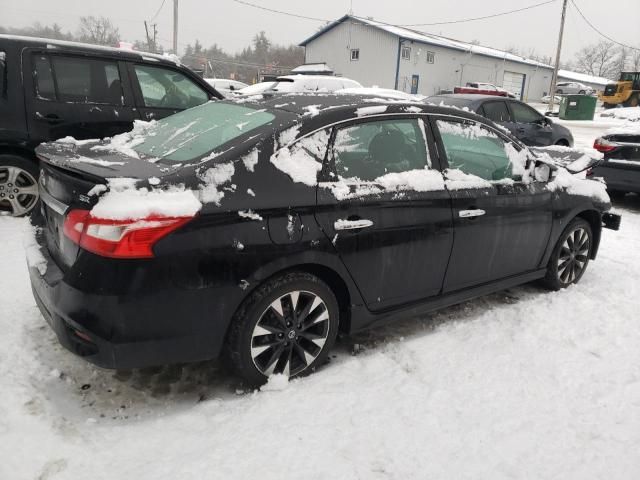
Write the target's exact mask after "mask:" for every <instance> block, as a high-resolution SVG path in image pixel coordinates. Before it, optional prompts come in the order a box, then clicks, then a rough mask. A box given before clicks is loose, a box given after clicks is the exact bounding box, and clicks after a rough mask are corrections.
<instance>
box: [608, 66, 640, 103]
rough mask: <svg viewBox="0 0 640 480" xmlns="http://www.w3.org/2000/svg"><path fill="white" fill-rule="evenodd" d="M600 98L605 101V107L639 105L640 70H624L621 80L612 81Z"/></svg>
mask: <svg viewBox="0 0 640 480" xmlns="http://www.w3.org/2000/svg"><path fill="white" fill-rule="evenodd" d="M598 98H599V99H600V100H601V101H602V102H603V103H604V108H613V107H617V106H618V105H622V106H623V107H637V106H639V105H640V72H622V73H621V74H620V80H618V81H617V82H616V83H610V84H609V85H607V86H606V87H605V88H604V91H603V92H600V93H598Z"/></svg>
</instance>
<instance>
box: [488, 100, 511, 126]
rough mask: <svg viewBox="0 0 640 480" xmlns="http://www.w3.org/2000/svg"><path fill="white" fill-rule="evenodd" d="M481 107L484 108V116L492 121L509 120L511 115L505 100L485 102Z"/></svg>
mask: <svg viewBox="0 0 640 480" xmlns="http://www.w3.org/2000/svg"><path fill="white" fill-rule="evenodd" d="M482 108H483V109H484V116H485V117H487V118H488V119H489V120H491V121H493V122H497V123H501V122H510V121H511V115H510V114H509V109H508V108H507V104H506V103H505V102H487V103H485V104H484V105H483V106H482Z"/></svg>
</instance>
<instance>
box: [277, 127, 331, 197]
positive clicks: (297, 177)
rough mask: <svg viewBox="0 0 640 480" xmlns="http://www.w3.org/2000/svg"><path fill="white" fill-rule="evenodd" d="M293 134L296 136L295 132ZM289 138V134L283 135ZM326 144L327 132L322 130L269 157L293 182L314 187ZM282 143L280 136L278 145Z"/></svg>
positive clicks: (327, 140) (327, 139)
mask: <svg viewBox="0 0 640 480" xmlns="http://www.w3.org/2000/svg"><path fill="white" fill-rule="evenodd" d="M289 130H291V129H289ZM295 134H296V135H297V131H296V133H295ZM290 136H291V132H289V133H287V134H286V135H285V137H287V138H289V137H290ZM294 137H295V135H294ZM328 142H329V131H327V130H322V131H320V132H317V133H314V134H313V135H310V136H308V137H305V138H303V139H301V140H300V141H297V142H296V143H294V144H293V145H291V146H289V147H286V148H281V149H280V150H278V151H277V152H276V153H274V154H273V155H272V156H271V163H273V165H275V167H276V168H277V169H278V170H280V171H282V172H284V173H286V174H287V175H289V176H290V177H291V179H292V180H293V181H294V182H299V183H304V184H305V185H309V186H314V185H316V183H317V177H318V172H319V171H320V170H321V169H322V160H323V159H324V155H325V152H326V149H327V143H328ZM282 143H283V141H282V135H281V140H280V144H281V145H282ZM285 144H287V143H286V142H285Z"/></svg>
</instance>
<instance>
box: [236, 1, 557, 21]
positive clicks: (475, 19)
mask: <svg viewBox="0 0 640 480" xmlns="http://www.w3.org/2000/svg"><path fill="white" fill-rule="evenodd" d="M232 1H233V2H235V3H239V4H241V5H245V6H247V7H253V8H257V9H260V10H265V11H267V12H271V13H277V14H279V15H286V16H289V17H295V18H303V19H305V20H315V21H318V22H333V20H329V19H326V18H318V17H308V16H306V15H299V14H297V13H292V12H285V11H283V10H277V9H275V8H268V7H263V6H262V5H256V4H255V3H251V2H247V1H245V0H232ZM555 1H556V0H547V1H545V2H540V3H536V4H533V5H529V6H527V7H522V8H517V9H515V10H507V11H505V12H499V13H493V14H491V15H484V16H482V17H471V18H463V19H459V20H447V21H443V22H431V23H403V24H393V23H387V22H383V21H380V20H375V21H376V22H378V23H382V24H384V25H389V26H391V27H427V26H433V25H451V24H454V23H466V22H474V21H477V20H486V19H489V18H495V17H501V16H504V15H510V14H512V13H518V12H522V11H525V10H531V9H532V8H537V7H541V6H543V5H548V4H550V3H554V2H555ZM356 18H357V17H356Z"/></svg>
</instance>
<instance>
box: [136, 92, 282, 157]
mask: <svg viewBox="0 0 640 480" xmlns="http://www.w3.org/2000/svg"><path fill="white" fill-rule="evenodd" d="M274 118H275V117H274V115H273V114H271V113H269V112H265V111H264V110H255V109H253V108H247V107H243V106H240V105H234V104H229V103H223V102H208V103H205V104H204V105H200V106H198V107H194V108H190V109H189V110H185V111H183V112H180V113H176V114H175V115H171V116H170V117H167V118H165V119H163V120H159V121H158V122H157V123H155V124H154V125H153V126H152V127H151V128H150V129H149V130H148V131H147V133H146V136H145V138H144V142H143V143H140V144H138V145H137V146H135V147H134V150H136V151H137V152H138V153H143V154H145V155H149V156H152V157H156V158H161V159H163V160H168V161H171V162H188V161H191V160H194V159H197V158H199V157H202V156H203V155H205V154H207V153H209V152H212V151H213V150H215V149H216V148H218V147H219V146H221V145H224V144H225V143H227V142H230V141H232V140H233V139H235V138H237V137H240V136H241V135H244V134H245V133H248V132H250V131H251V130H254V129H256V128H258V127H260V126H262V125H265V124H267V123H269V122H270V121H272V120H273V119H274Z"/></svg>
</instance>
